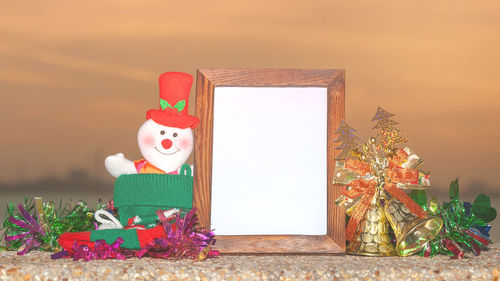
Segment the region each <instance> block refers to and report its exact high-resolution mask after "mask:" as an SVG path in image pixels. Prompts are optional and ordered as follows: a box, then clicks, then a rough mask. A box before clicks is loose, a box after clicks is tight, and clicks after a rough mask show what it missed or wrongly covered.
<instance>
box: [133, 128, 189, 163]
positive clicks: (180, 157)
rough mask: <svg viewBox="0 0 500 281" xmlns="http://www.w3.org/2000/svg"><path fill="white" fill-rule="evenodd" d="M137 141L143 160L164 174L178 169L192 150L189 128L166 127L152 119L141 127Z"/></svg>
mask: <svg viewBox="0 0 500 281" xmlns="http://www.w3.org/2000/svg"><path fill="white" fill-rule="evenodd" d="M137 140H138V143H139V149H140V150H141V153H142V156H143V157H144V159H146V160H147V161H148V162H149V163H151V164H152V165H153V166H155V167H157V168H158V169H161V170H163V171H165V172H166V173H170V172H173V171H176V170H178V169H180V167H181V166H182V164H184V163H185V162H186V160H187V159H188V157H189V155H190V154H191V151H192V150H193V132H192V131H191V128H186V129H179V128H175V127H167V126H163V125H160V124H158V123H156V122H155V121H153V120H152V119H149V120H147V121H146V122H144V124H143V125H142V126H141V128H140V129H139V133H138V134H137Z"/></svg>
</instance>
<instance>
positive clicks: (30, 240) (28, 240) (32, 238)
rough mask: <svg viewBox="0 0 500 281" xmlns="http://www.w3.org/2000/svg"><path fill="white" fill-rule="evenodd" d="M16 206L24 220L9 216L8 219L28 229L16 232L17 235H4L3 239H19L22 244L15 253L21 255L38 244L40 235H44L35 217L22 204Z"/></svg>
mask: <svg viewBox="0 0 500 281" xmlns="http://www.w3.org/2000/svg"><path fill="white" fill-rule="evenodd" d="M17 208H18V209H19V212H20V213H21V215H22V217H23V219H24V220H25V221H22V220H18V219H16V218H14V217H9V219H8V220H9V221H10V222H11V223H13V224H15V225H17V226H19V227H21V228H24V229H26V230H28V231H27V232H23V233H21V234H17V235H12V236H9V235H6V236H5V241H16V240H21V241H22V244H21V246H20V247H19V249H18V252H17V254H18V255H21V256H22V255H24V254H26V253H27V252H28V251H30V250H31V249H33V248H36V247H38V246H40V242H39V241H38V240H39V238H40V237H43V236H45V231H44V230H43V227H42V226H41V225H40V224H38V222H37V221H36V219H35V218H34V217H32V216H31V215H30V214H29V213H28V212H27V211H26V209H24V207H23V205H22V204H19V205H18V206H17Z"/></svg>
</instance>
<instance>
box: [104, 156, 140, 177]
mask: <svg viewBox="0 0 500 281" xmlns="http://www.w3.org/2000/svg"><path fill="white" fill-rule="evenodd" d="M104 166H105V167H106V170H108V172H109V173H110V174H111V175H112V176H113V177H115V178H117V177H119V176H121V175H129V174H137V170H136V168H135V165H134V162H133V161H130V160H128V159H127V158H125V156H124V155H123V153H117V154H114V155H110V156H108V157H106V160H104Z"/></svg>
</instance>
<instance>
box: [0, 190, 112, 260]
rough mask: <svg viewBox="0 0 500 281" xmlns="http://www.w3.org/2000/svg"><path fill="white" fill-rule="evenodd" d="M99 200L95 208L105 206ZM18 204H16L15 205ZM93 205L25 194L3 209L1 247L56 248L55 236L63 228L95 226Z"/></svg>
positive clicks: (59, 248)
mask: <svg viewBox="0 0 500 281" xmlns="http://www.w3.org/2000/svg"><path fill="white" fill-rule="evenodd" d="M104 206H105V205H104V204H103V203H102V201H99V203H98V204H97V208H104ZM16 207H17V208H16ZM94 211H95V210H94V209H92V208H90V207H89V206H88V205H87V203H86V202H84V201H79V202H76V203H74V202H67V203H65V204H63V203H62V200H61V201H60V203H59V206H58V207H56V205H55V203H54V202H48V203H42V201H41V198H35V199H31V198H30V199H28V198H25V200H24V204H18V205H17V206H16V205H15V204H14V203H12V202H9V204H8V205H7V209H6V220H5V221H4V223H3V225H2V226H3V227H2V229H4V230H5V232H4V233H3V235H2V237H1V238H0V241H2V240H5V244H6V245H5V246H2V247H1V248H0V249H2V250H11V251H12V250H17V252H18V254H19V255H23V254H25V253H27V252H28V251H30V250H41V251H51V252H54V251H59V250H61V247H60V246H59V243H58V241H57V238H59V236H60V235H61V234H62V233H64V232H69V231H72V232H76V231H90V230H94V229H95V220H94V219H93V214H94Z"/></svg>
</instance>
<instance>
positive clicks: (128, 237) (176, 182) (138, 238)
mask: <svg viewBox="0 0 500 281" xmlns="http://www.w3.org/2000/svg"><path fill="white" fill-rule="evenodd" d="M159 80H160V108H159V109H152V110H149V111H147V113H146V119H147V121H146V122H144V124H143V125H142V126H141V128H140V129H139V133H138V136H137V140H138V143H139V149H140V151H141V153H142V156H143V157H144V159H140V160H136V161H131V160H129V159H126V158H125V156H124V155H123V154H122V153H118V154H115V155H111V156H108V157H107V158H106V160H105V163H104V164H105V166H106V169H107V170H108V172H109V173H110V174H111V175H113V176H114V177H117V180H116V182H115V189H114V203H115V206H116V207H117V209H118V213H119V217H120V221H118V220H117V219H116V218H115V217H113V216H112V215H111V214H110V213H108V212H107V211H105V210H99V211H97V212H96V213H95V219H96V220H97V221H99V222H101V225H100V226H99V228H98V229H97V230H94V231H90V232H66V233H63V234H62V235H60V236H59V239H58V241H59V244H60V245H61V247H63V248H64V249H65V250H67V251H72V250H73V244H74V243H75V242H77V243H78V244H80V245H86V246H88V247H90V248H91V249H94V246H95V242H96V241H97V240H104V241H106V243H108V244H112V243H113V242H115V241H116V239H117V238H122V239H123V244H121V246H120V247H123V248H127V249H140V248H142V247H145V246H146V245H148V244H149V243H151V242H152V241H154V240H155V239H156V238H164V237H166V233H165V230H164V228H163V226H162V225H161V224H158V221H157V220H158V216H157V214H156V211H157V210H158V209H161V210H165V208H167V207H168V209H169V210H168V211H165V212H164V216H165V218H166V219H169V218H171V217H173V215H174V214H176V213H179V212H180V211H181V210H180V209H184V210H186V209H190V208H192V176H191V170H192V168H191V169H189V166H188V165H185V166H184V167H183V164H184V162H185V161H186V160H187V158H188V157H189V155H190V154H191V151H192V150H193V132H192V129H193V128H194V127H196V126H197V125H198V123H199V119H198V118H196V117H194V116H190V115H188V114H187V111H188V110H187V109H188V98H189V92H190V90H191V84H192V83H193V77H192V76H191V75H189V74H187V73H181V72H166V73H163V74H162V75H160V79H159ZM186 166H187V167H188V168H186ZM179 170H180V171H181V172H180V173H179ZM134 174H144V175H134ZM145 174H157V175H145ZM161 174H163V175H161ZM186 177H187V178H189V179H190V180H186ZM189 192H191V195H189ZM172 227H175V226H174V225H173V226H172Z"/></svg>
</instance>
